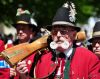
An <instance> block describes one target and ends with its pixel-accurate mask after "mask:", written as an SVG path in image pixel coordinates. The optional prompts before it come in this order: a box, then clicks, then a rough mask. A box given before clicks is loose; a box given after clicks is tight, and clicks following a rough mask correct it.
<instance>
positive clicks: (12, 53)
mask: <svg viewBox="0 0 100 79" xmlns="http://www.w3.org/2000/svg"><path fill="white" fill-rule="evenodd" d="M47 38H48V35H45V36H43V37H41V38H39V39H37V40H36V41H34V42H32V43H30V44H29V43H22V44H19V45H16V46H13V47H11V48H8V49H6V50H4V51H3V52H1V55H2V56H3V57H4V58H5V60H6V61H7V62H8V63H9V64H10V66H12V67H13V66H14V65H16V64H17V63H18V62H19V61H21V60H23V59H24V58H26V57H27V56H29V55H31V54H32V53H33V52H34V51H36V50H38V49H41V48H45V47H46V46H47Z"/></svg>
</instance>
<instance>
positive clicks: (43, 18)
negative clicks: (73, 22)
mask: <svg viewBox="0 0 100 79" xmlns="http://www.w3.org/2000/svg"><path fill="white" fill-rule="evenodd" d="M70 1H71V0H70ZM72 1H73V2H74V3H75V4H76V9H77V21H78V22H81V23H85V22H86V21H87V19H88V18H89V17H90V16H91V15H94V14H95V16H99V15H100V9H99V8H100V4H99V3H100V0H72ZM65 2H66V0H0V10H1V11H0V16H1V17H0V22H4V23H5V24H7V25H8V26H9V25H10V24H12V23H13V22H15V15H16V11H17V8H18V5H19V4H22V5H23V6H24V8H25V9H28V10H29V11H30V12H31V13H35V16H34V18H35V19H36V21H37V22H38V24H39V25H40V26H44V25H48V24H51V22H52V19H53V17H54V15H55V13H56V11H57V9H58V8H59V7H61V6H62V5H63V3H65Z"/></svg>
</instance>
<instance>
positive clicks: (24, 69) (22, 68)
mask: <svg viewBox="0 0 100 79" xmlns="http://www.w3.org/2000/svg"><path fill="white" fill-rule="evenodd" d="M16 70H17V71H18V72H19V73H20V74H21V75H25V74H26V73H28V68H27V64H26V61H22V62H19V63H18V64H17V68H16Z"/></svg>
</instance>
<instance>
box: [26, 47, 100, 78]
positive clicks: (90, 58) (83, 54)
mask: <svg viewBox="0 0 100 79" xmlns="http://www.w3.org/2000/svg"><path fill="white" fill-rule="evenodd" d="M33 58H34V55H33V56H31V57H29V58H28V60H27V65H28V68H29V70H30V68H31V65H32V62H35V61H33ZM51 58H52V54H51V52H50V51H45V54H44V55H42V57H41V59H40V60H38V63H37V65H36V66H35V69H34V72H33V74H34V77H36V78H44V79H48V76H50V75H51V74H52V73H53V72H54V71H55V69H56V66H57V63H56V62H53V61H51ZM99 69H100V63H99V60H98V58H97V57H96V55H94V54H93V53H92V52H91V51H89V50H87V49H86V48H82V47H77V48H76V51H75V54H74V56H73V58H72V60H71V63H70V72H69V76H70V79H100V70H99Z"/></svg>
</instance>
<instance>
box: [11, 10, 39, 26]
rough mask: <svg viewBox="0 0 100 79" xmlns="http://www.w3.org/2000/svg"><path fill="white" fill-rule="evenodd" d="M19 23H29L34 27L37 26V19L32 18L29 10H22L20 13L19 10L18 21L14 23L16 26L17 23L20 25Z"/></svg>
mask: <svg viewBox="0 0 100 79" xmlns="http://www.w3.org/2000/svg"><path fill="white" fill-rule="evenodd" d="M19 24H25V25H26V24H28V25H31V26H33V27H37V23H36V21H35V20H34V19H33V18H32V16H31V14H30V13H29V12H28V10H25V11H22V12H21V11H20V13H19V12H17V16H16V23H14V24H13V26H14V27H16V25H19Z"/></svg>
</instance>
